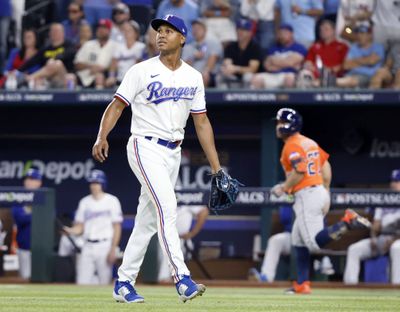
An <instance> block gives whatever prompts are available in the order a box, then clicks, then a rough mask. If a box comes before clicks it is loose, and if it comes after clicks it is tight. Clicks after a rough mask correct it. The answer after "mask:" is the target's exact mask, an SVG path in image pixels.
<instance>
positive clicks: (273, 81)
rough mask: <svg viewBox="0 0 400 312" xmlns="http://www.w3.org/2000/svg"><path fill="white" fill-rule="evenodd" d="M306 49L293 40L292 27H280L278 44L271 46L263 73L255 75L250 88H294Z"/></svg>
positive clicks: (285, 25) (286, 25)
mask: <svg viewBox="0 0 400 312" xmlns="http://www.w3.org/2000/svg"><path fill="white" fill-rule="evenodd" d="M306 55H307V49H306V48H305V47H304V46H303V45H301V44H300V43H297V42H296V41H295V40H294V38H293V27H292V26H290V25H288V24H283V25H281V26H280V28H279V31H278V42H277V44H275V45H274V46H272V47H271V48H270V49H269V50H268V52H267V56H266V58H265V60H264V70H265V72H263V73H258V74H255V75H254V76H253V78H252V81H251V88H253V89H264V88H267V89H268V88H281V87H284V88H291V87H294V86H295V81H296V74H297V73H298V72H299V70H300V69H301V66H302V64H303V61H304V58H305V56H306Z"/></svg>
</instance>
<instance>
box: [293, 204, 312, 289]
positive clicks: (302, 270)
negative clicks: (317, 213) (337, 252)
mask: <svg viewBox="0 0 400 312" xmlns="http://www.w3.org/2000/svg"><path fill="white" fill-rule="evenodd" d="M293 209H294V211H295V212H296V210H299V207H296V203H295V205H294V206H293ZM302 218H303V216H302V215H300V214H299V215H298V214H297V212H296V219H295V221H294V223H293V227H292V234H291V240H292V245H293V248H294V257H295V259H296V272H297V284H299V285H300V284H302V283H303V282H305V281H309V280H310V251H309V250H308V247H307V246H306V244H305V242H304V240H303V238H302V235H301V231H300V223H302V222H304V221H303V220H302Z"/></svg>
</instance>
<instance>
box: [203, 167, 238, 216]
mask: <svg viewBox="0 0 400 312" xmlns="http://www.w3.org/2000/svg"><path fill="white" fill-rule="evenodd" d="M239 186H243V184H242V183H240V182H239V181H238V180H236V179H233V178H232V177H231V176H230V175H229V174H227V173H226V172H225V171H224V170H222V169H221V170H219V171H218V172H217V173H215V174H213V175H212V177H211V191H210V202H209V208H210V210H211V211H213V212H215V213H217V212H218V211H220V210H225V209H228V208H230V207H231V206H232V204H233V203H234V202H235V200H236V197H237V195H238V193H239Z"/></svg>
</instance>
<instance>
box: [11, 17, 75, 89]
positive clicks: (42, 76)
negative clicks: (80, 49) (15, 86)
mask: <svg viewBox="0 0 400 312" xmlns="http://www.w3.org/2000/svg"><path fill="white" fill-rule="evenodd" d="M49 39H50V43H49V44H48V45H46V46H45V47H43V48H42V49H40V50H39V51H38V52H37V54H36V55H34V56H33V57H32V58H30V59H29V60H27V61H26V62H25V63H24V64H23V65H22V66H21V67H20V68H19V69H18V70H19V71H20V72H24V71H25V70H27V69H28V68H30V67H32V66H34V65H39V66H41V68H40V69H39V70H38V71H36V72H34V73H33V74H30V75H27V76H26V77H25V78H26V80H27V82H28V85H29V87H30V88H34V89H37V88H40V87H39V84H40V85H42V84H43V83H44V82H45V81H47V82H48V83H49V84H50V87H53V88H63V87H65V85H66V80H67V79H69V78H70V76H69V75H67V73H72V72H73V68H74V66H73V60H74V57H75V52H76V51H75V48H74V45H73V44H72V43H71V42H69V41H67V40H65V37H64V26H63V25H62V24H59V23H53V24H51V26H50V32H49ZM72 77H74V76H72Z"/></svg>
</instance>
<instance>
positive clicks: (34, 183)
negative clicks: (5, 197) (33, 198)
mask: <svg viewBox="0 0 400 312" xmlns="http://www.w3.org/2000/svg"><path fill="white" fill-rule="evenodd" d="M41 186H42V175H41V173H40V172H39V170H37V169H33V168H31V169H29V170H28V171H27V172H26V174H25V177H24V188H25V189H26V190H36V189H38V188H40V187H41ZM12 215H13V218H14V222H15V224H16V226H17V244H18V250H17V254H18V263H19V274H20V276H21V277H22V278H24V279H29V278H30V277H31V222H32V207H31V206H29V205H14V206H13V207H12Z"/></svg>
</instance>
